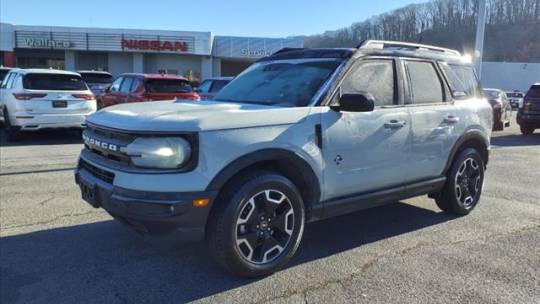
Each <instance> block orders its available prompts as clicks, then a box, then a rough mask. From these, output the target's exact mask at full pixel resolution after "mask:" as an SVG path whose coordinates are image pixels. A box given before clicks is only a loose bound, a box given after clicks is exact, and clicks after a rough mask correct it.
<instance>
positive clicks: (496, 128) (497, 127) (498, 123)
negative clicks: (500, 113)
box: [493, 118, 504, 131]
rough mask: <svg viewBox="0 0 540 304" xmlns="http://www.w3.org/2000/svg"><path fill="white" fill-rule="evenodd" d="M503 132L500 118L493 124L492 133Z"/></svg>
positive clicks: (502, 123)
mask: <svg viewBox="0 0 540 304" xmlns="http://www.w3.org/2000/svg"><path fill="white" fill-rule="evenodd" d="M503 130H504V122H503V121H502V118H501V120H499V121H496V122H495V123H494V124H493V131H503Z"/></svg>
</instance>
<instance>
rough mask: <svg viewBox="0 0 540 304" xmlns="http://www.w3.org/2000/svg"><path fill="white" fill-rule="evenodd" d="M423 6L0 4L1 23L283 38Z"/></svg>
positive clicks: (388, 2) (290, 1)
mask: <svg viewBox="0 0 540 304" xmlns="http://www.w3.org/2000/svg"><path fill="white" fill-rule="evenodd" d="M420 2H425V1H413V0H379V1H360V0H341V1H332V0H326V1H323V0H311V1H310V0H287V1H285V0H274V1H253V0H252V1H246V0H229V1H220V0H215V1H209V0H198V1H181V0H177V1H174V0H151V1H144V0H132V1H128V0H112V1H111V0H108V1H107V0H83V1H79V0H76V1H74V0H0V22H6V23H14V24H22V25H59V26H81V27H112V28H135V29H161V30H191V31H211V32H213V33H215V34H218V35H235V36H264V37H284V36H293V35H307V34H315V33H322V32H324V31H325V30H335V29H338V28H341V27H345V26H348V25H350V24H351V23H353V22H356V21H362V20H364V19H366V18H369V17H371V16H374V15H378V14H381V13H385V12H388V11H390V10H393V9H396V8H399V7H402V6H405V5H407V4H410V3H420Z"/></svg>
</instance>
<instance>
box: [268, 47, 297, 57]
mask: <svg viewBox="0 0 540 304" xmlns="http://www.w3.org/2000/svg"><path fill="white" fill-rule="evenodd" d="M303 49H304V48H293V47H284V48H282V49H279V50H277V51H276V52H274V53H272V55H276V54H279V53H285V52H292V51H299V50H303Z"/></svg>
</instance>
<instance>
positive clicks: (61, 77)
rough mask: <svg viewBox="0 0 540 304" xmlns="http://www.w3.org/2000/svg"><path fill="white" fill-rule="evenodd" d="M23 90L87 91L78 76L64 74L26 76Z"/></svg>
mask: <svg viewBox="0 0 540 304" xmlns="http://www.w3.org/2000/svg"><path fill="white" fill-rule="evenodd" d="M23 88H25V89H28V90H52V91H82V90H88V87H87V86H86V83H85V82H84V80H83V79H82V78H81V77H80V76H77V75H66V74H26V75H24V77H23Z"/></svg>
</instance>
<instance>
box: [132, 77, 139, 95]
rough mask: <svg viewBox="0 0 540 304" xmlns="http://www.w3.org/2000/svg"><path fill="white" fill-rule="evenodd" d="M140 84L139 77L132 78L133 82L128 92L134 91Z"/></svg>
mask: <svg viewBox="0 0 540 304" xmlns="http://www.w3.org/2000/svg"><path fill="white" fill-rule="evenodd" d="M140 84H141V80H140V79H139V78H133V82H132V83H131V88H130V90H129V91H130V92H135V91H136V90H137V88H138V87H139V85H140Z"/></svg>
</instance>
